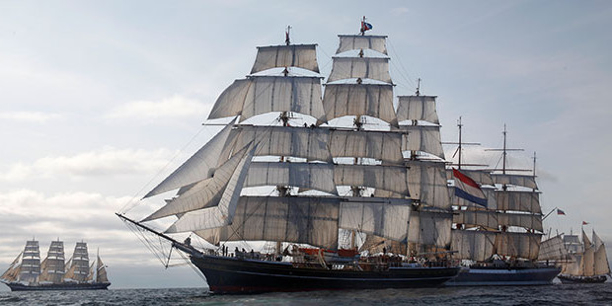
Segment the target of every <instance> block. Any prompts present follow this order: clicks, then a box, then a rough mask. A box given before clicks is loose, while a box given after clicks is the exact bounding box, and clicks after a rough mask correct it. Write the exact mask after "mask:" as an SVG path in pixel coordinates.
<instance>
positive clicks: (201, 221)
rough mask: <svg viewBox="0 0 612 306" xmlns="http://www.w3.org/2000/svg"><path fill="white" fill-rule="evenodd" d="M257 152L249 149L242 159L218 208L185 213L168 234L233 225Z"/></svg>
mask: <svg viewBox="0 0 612 306" xmlns="http://www.w3.org/2000/svg"><path fill="white" fill-rule="evenodd" d="M255 150H257V145H254V146H253V148H249V151H248V153H247V154H246V155H245V156H244V157H242V159H241V161H240V164H239V165H238V167H236V170H234V172H233V174H232V176H231V178H230V181H229V183H228V184H227V186H226V187H225V190H224V191H223V195H222V196H221V199H220V200H219V204H218V205H217V206H214V207H208V208H204V209H200V210H194V211H190V212H187V213H185V214H184V215H182V216H181V218H180V219H178V220H177V221H176V222H174V224H172V225H171V226H170V227H169V228H168V229H167V230H166V233H179V232H189V231H196V230H201V229H210V228H217V227H221V226H224V225H228V224H231V223H232V219H233V217H234V212H235V211H236V205H238V199H239V198H240V191H241V190H242V186H243V185H244V181H245V179H246V176H247V170H248V168H249V166H250V164H251V159H252V158H253V154H254V152H255Z"/></svg>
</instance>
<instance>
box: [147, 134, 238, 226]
mask: <svg viewBox="0 0 612 306" xmlns="http://www.w3.org/2000/svg"><path fill="white" fill-rule="evenodd" d="M248 149H249V147H248V146H247V147H245V148H243V149H242V150H241V151H240V152H239V153H238V154H236V155H234V156H232V158H230V159H229V160H228V161H227V162H226V163H224V164H223V165H222V166H221V167H219V168H218V169H217V171H215V176H214V177H212V178H209V179H207V180H204V181H200V182H198V183H197V184H195V185H194V186H193V187H191V188H189V189H187V190H185V191H183V192H182V193H181V194H180V195H179V196H178V197H176V198H174V199H172V200H170V201H167V204H166V205H164V206H163V207H161V208H160V209H158V210H157V211H155V212H154V213H152V214H151V215H149V216H148V217H146V218H145V219H143V220H142V221H143V222H144V221H150V220H155V219H159V218H163V217H167V216H172V215H176V214H182V213H186V212H189V211H194V210H197V209H202V208H206V207H212V206H216V205H217V204H218V203H219V200H220V199H221V196H222V195H223V192H224V190H225V189H226V187H227V185H228V184H229V182H230V179H231V178H232V175H233V173H234V172H235V171H236V168H238V166H239V164H240V163H241V162H242V159H243V158H244V156H245V155H246V153H247V151H248Z"/></svg>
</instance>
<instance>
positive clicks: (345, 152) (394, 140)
mask: <svg viewBox="0 0 612 306" xmlns="http://www.w3.org/2000/svg"><path fill="white" fill-rule="evenodd" d="M401 136H402V135H401V134H398V133H391V132H383V131H352V130H331V139H330V148H329V149H330V151H331V154H332V156H333V157H364V158H373V159H378V160H382V161H383V162H384V163H391V164H398V165H401V164H402V163H403V157H402V151H401V143H402V138H401Z"/></svg>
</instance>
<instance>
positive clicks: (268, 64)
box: [251, 44, 319, 73]
mask: <svg viewBox="0 0 612 306" xmlns="http://www.w3.org/2000/svg"><path fill="white" fill-rule="evenodd" d="M316 47H317V45H314V44H313V45H281V46H266V47H257V57H256V58H255V64H253V69H251V73H257V72H260V71H263V70H267V69H270V68H275V67H299V68H304V69H308V70H310V71H314V72H319V64H318V63H317V50H316Z"/></svg>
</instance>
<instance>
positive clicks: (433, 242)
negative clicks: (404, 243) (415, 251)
mask: <svg viewBox="0 0 612 306" xmlns="http://www.w3.org/2000/svg"><path fill="white" fill-rule="evenodd" d="M451 225H452V213H451V212H448V213H440V212H428V211H412V212H410V226H409V229H408V242H409V243H416V244H420V245H427V246H435V247H440V248H449V247H450V245H451Z"/></svg>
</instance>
